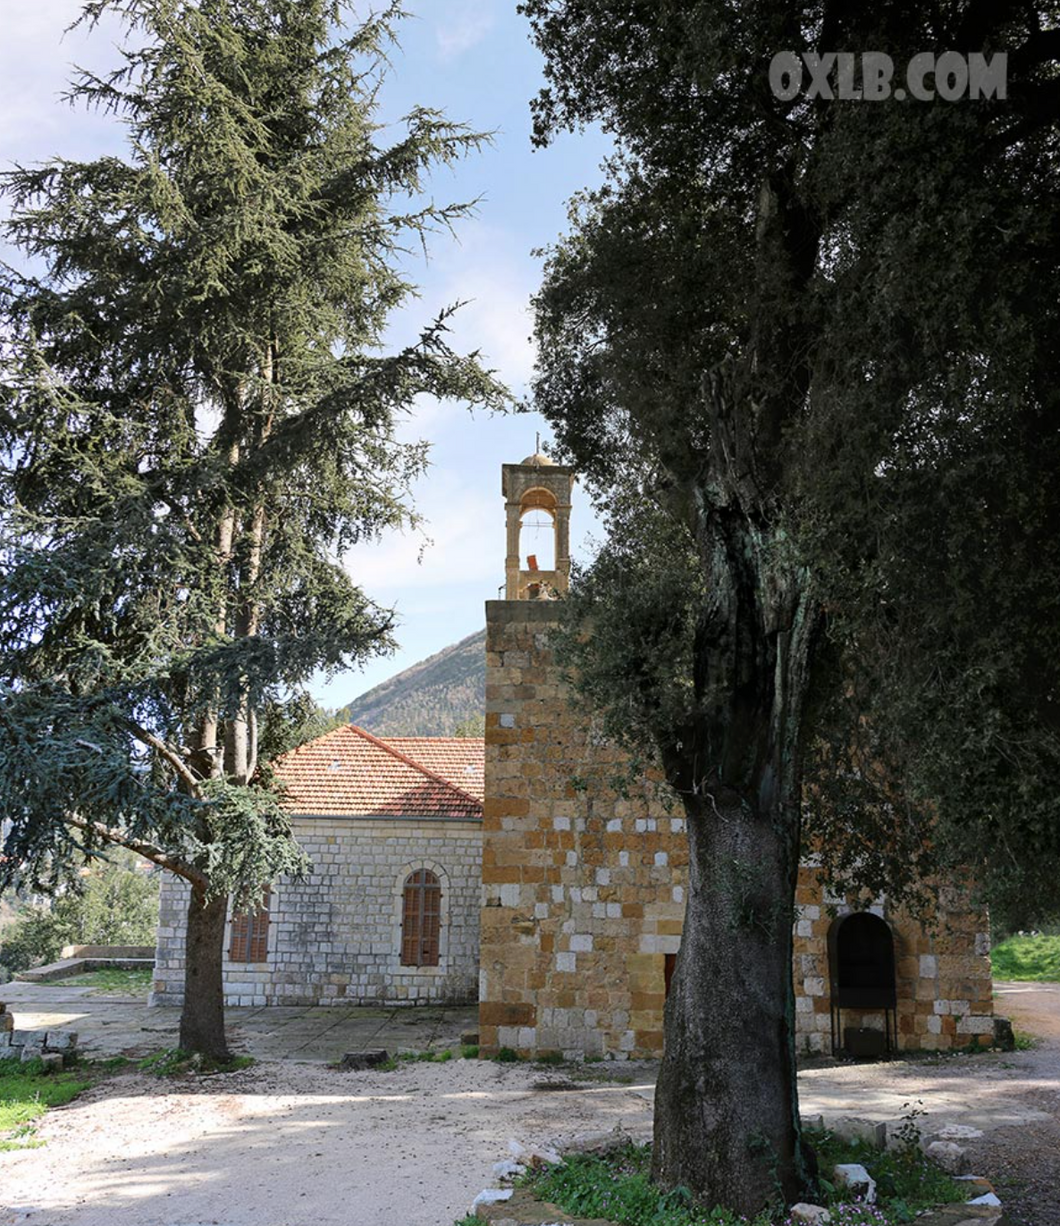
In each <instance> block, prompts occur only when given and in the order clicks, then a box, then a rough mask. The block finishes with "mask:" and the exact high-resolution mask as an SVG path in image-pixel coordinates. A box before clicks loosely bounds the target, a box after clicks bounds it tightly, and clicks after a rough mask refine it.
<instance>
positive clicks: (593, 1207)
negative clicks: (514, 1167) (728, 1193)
mask: <svg viewBox="0 0 1060 1226" xmlns="http://www.w3.org/2000/svg"><path fill="white" fill-rule="evenodd" d="M524 1179H525V1181H526V1183H527V1184H529V1186H530V1187H532V1188H533V1191H534V1195H535V1196H537V1197H538V1198H539V1199H541V1200H545V1201H549V1202H551V1203H552V1204H556V1205H558V1206H559V1207H560V1208H561V1209H563V1210H565V1211H566V1212H568V1213H572V1214H577V1215H578V1216H579V1217H594V1218H596V1217H599V1218H606V1219H607V1220H608V1221H611V1222H616V1223H618V1224H619V1226H707V1223H709V1224H710V1226H737V1224H738V1223H741V1222H746V1221H747V1219H746V1218H742V1217H740V1216H739V1215H737V1214H735V1213H730V1212H729V1211H728V1210H725V1209H713V1210H709V1211H707V1210H702V1209H697V1208H696V1207H695V1206H694V1205H693V1204H692V1201H691V1196H690V1194H689V1193H688V1191H687V1190H686V1189H683V1188H677V1189H674V1190H673V1191H672V1192H663V1191H661V1190H660V1189H659V1188H657V1187H655V1185H654V1184H653V1183H652V1182H651V1153H650V1150H649V1149H648V1148H647V1147H646V1146H628V1147H626V1148H625V1149H621V1150H615V1151H612V1152H611V1153H609V1154H605V1155H602V1156H597V1155H595V1154H572V1155H571V1156H570V1157H569V1158H567V1160H566V1161H565V1162H563V1163H562V1164H561V1165H559V1166H541V1167H537V1168H534V1169H532V1170H530V1171H528V1172H527V1175H526V1176H525V1177H524ZM752 1226H770V1219H769V1217H768V1216H766V1215H764V1214H763V1215H760V1216H758V1217H756V1218H755V1219H754V1223H753V1224H752Z"/></svg>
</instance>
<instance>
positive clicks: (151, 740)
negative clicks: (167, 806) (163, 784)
mask: <svg viewBox="0 0 1060 1226" xmlns="http://www.w3.org/2000/svg"><path fill="white" fill-rule="evenodd" d="M121 722H122V723H123V724H124V725H125V727H126V728H127V729H128V730H129V731H130V732H131V733H132V734H133V736H134V737H136V739H137V740H138V741H140V742H141V743H142V744H144V745H147V746H149V747H150V748H151V749H153V750H154V751H155V752H156V753H157V754H158V755H159V756H160V757H162V758H164V759H165V760H166V761H167V762H168V763H169V765H170V766H172V768H173V769H174V770H175V771H176V772H177V774H178V775H179V776H180V778H181V779H183V780H184V782H185V783H186V784H187V785H188V787H189V789H190V790H191V795H192V796H198V797H201V795H202V793H201V791H200V790H199V780H198V779H197V778H196V776H195V772H194V771H193V770H192V769H191V767H190V766H188V764H187V763H186V762H185V761H184V759H183V758H182V757H181V756H180V754H178V753H177V751H176V750H175V749H172V748H171V747H170V746H169V745H167V744H166V743H165V741H163V740H162V739H161V738H160V737H157V736H155V734H154V733H153V732H148V731H147V729H146V728H141V727H140V725H139V724H137V723H135V722H134V721H133V720H131V719H128V718H127V717H126V716H121Z"/></svg>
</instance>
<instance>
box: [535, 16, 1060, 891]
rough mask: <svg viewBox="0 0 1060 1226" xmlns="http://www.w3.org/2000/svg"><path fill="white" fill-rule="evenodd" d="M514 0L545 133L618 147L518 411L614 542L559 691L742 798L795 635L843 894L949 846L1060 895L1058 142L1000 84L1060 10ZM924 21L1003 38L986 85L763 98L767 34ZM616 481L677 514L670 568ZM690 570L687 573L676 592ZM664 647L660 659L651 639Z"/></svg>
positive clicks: (1031, 57) (551, 289)
mask: <svg viewBox="0 0 1060 1226" xmlns="http://www.w3.org/2000/svg"><path fill="white" fill-rule="evenodd" d="M521 9H522V11H523V12H524V13H525V14H526V15H527V16H528V17H529V18H530V21H531V26H532V31H533V36H534V38H535V40H536V42H537V43H538V45H539V47H540V48H541V50H542V51H543V53H544V55H545V73H546V78H547V84H546V87H545V89H544V90H543V91H542V93H541V95H540V96H539V98H538V100H537V102H536V104H535V135H536V138H537V140H538V141H539V142H540V143H547V142H548V141H549V140H551V139H552V138H553V137H554V136H555V135H556V133H558V132H559V131H561V130H562V129H564V128H577V127H579V126H580V125H582V124H584V123H591V122H598V123H601V124H602V125H603V126H604V127H605V129H606V130H608V131H609V132H610V133H611V134H613V136H614V138H615V141H616V145H617V150H618V151H617V153H616V155H615V157H614V158H612V159H611V161H610V162H609V163H608V165H607V168H606V169H607V171H608V181H607V183H606V184H605V186H604V187H602V188H600V189H599V190H597V191H595V192H591V193H583V194H582V195H581V196H579V197H577V198H576V200H575V201H574V203H573V205H572V208H571V224H570V232H569V234H568V235H567V236H565V237H564V238H563V239H561V240H560V241H559V242H558V243H557V244H556V245H555V246H554V247H553V248H552V249H551V250H550V251H549V252H548V253H547V262H546V272H545V281H544V285H543V287H542V290H541V292H540V294H539V295H538V297H537V300H536V304H535V305H536V315H537V334H538V340H539V365H538V375H537V379H536V382H535V387H534V404H535V406H536V407H537V408H539V409H540V410H541V411H542V412H543V413H544V414H545V415H546V417H548V419H549V420H550V422H551V423H552V425H553V427H554V429H555V431H556V437H557V441H558V444H559V446H560V448H561V450H562V452H563V454H564V456H565V457H566V458H567V459H569V460H570V461H572V462H573V463H574V464H575V465H576V466H577V468H578V469H579V471H580V472H581V473H582V474H584V475H585V477H586V479H587V482H588V484H589V487H590V489H591V491H592V492H593V493H594V495H595V497H596V500H597V501H598V503H599V505H600V507H601V508H602V510H603V512H604V514H605V518H606V520H607V522H608V528H609V540H608V542H607V544H606V545H605V546H604V548H603V549H602V550H601V553H600V555H599V558H598V559H597V562H596V563H595V564H594V566H593V567H592V568H590V569H589V571H588V572H587V573H586V574H585V575H583V576H582V578H581V580H580V581H579V584H580V590H579V585H578V584H576V590H575V600H576V602H577V606H576V608H574V609H572V610H571V611H572V614H574V613H582V614H585V615H587V616H589V617H591V619H592V620H591V624H592V626H593V629H594V633H593V634H592V635H591V636H588V637H586V638H584V640H583V642H582V647H581V650H580V651H572V653H571V656H570V664H571V667H572V669H573V670H574V671H575V672H576V673H577V674H578V675H579V676H581V677H583V678H584V681H583V683H582V684H583V690H584V692H585V693H586V694H587V695H589V697H590V698H591V700H592V703H593V705H595V706H597V708H598V709H599V710H600V711H601V715H602V718H604V719H605V720H606V721H607V722H608V725H609V728H610V729H613V730H614V731H615V733H616V734H620V733H621V729H622V727H623V724H624V723H629V724H636V725H638V728H637V729H627V731H626V732H625V740H627V741H629V740H632V739H636V738H637V737H638V736H639V737H642V738H643V739H645V740H650V739H654V740H655V742H656V743H657V744H658V745H659V746H660V747H661V748H662V749H664V750H666V749H667V747H668V748H669V750H670V751H671V752H670V754H669V760H667V761H666V765H667V771H668V774H670V775H671V776H672V777H675V776H676V777H678V778H679V779H680V782H681V784H682V786H684V787H686V788H694V789H697V790H701V788H702V787H703V786H707V785H708V781H709V779H710V778H711V773H712V772H714V771H717V772H719V773H720V774H721V775H722V776H723V777H724V778H725V780H726V781H727V783H729V784H731V785H732V786H734V787H740V788H741V789H742V790H743V791H744V792H745V793H747V794H748V797H750V796H751V794H753V791H754V786H753V780H752V775H753V772H754V770H755V763H756V762H760V761H761V756H760V750H756V749H755V748H754V746H753V744H752V740H753V737H754V736H755V735H761V733H760V728H761V722H762V721H761V720H756V717H755V712H756V711H759V712H761V711H763V710H765V709H768V704H769V703H770V702H771V701H772V695H773V692H774V691H773V678H774V676H779V680H780V682H781V683H782V684H783V683H784V682H785V678H784V677H783V676H782V675H778V674H775V671H774V660H773V657H772V654H771V650H772V648H770V647H769V644H771V643H772V644H773V645H774V646H775V645H776V644H777V643H778V642H779V641H780V640H779V639H778V638H777V637H776V636H777V635H786V634H788V633H789V632H790V633H791V634H792V635H794V637H793V638H792V639H791V640H790V642H789V643H788V645H787V647H785V648H784V650H785V651H787V652H789V653H790V652H794V653H796V654H795V655H791V654H789V655H786V656H784V659H785V660H786V661H787V663H788V666H789V667H792V664H791V662H792V661H793V660H794V661H795V662H796V663H795V664H794V666H793V667H794V668H795V681H794V683H795V684H796V685H797V687H798V689H797V691H796V692H793V693H792V694H791V695H790V696H789V697H786V698H784V699H783V702H784V703H786V704H787V705H785V706H784V707H783V713H784V715H785V717H787V718H791V717H792V715H791V712H792V710H793V707H792V704H794V706H795V707H796V708H798V710H799V717H798V722H799V727H798V729H797V730H792V731H791V732H790V733H789V734H787V735H788V737H789V760H791V761H792V762H798V763H799V766H800V767H801V768H803V769H802V771H801V779H800V782H805V781H807V780H812V782H813V784H814V788H815V791H814V798H815V799H814V804H813V806H811V807H810V811H809V816H810V824H811V828H810V831H809V835H810V837H811V838H814V839H815V847H817V848H818V849H820V850H822V851H823V852H824V854H825V855H826V857H827V862H826V864H825V867H826V868H827V869H828V870H829V872H830V874H831V876H832V878H833V881H834V883H835V884H836V885H837V887H838V888H847V887H853V886H856V885H863V886H865V887H866V888H868V889H870V890H871V891H872V892H874V893H875V892H879V891H880V890H881V889H883V888H887V889H888V891H889V893H890V894H891V895H892V897H894V896H897V895H898V894H899V893H901V892H902V891H903V890H904V891H906V892H907V893H909V895H910V896H911V897H912V895H913V894H914V893H915V883H916V881H917V880H918V879H923V877H924V876H925V874H927V873H929V872H930V871H931V870H933V869H936V868H938V867H940V866H942V867H944V868H945V869H947V870H951V871H952V870H953V869H954V867H955V866H965V867H972V868H974V870H975V873H976V875H977V877H978V879H979V881H980V882H981V883H982V885H983V887H984V889H985V890H987V891H988V892H989V893H990V895H991V897H992V898H993V899H995V900H997V901H998V902H1000V903H1005V904H1009V903H1016V902H1018V900H1019V899H1020V898H1021V897H1022V898H1027V897H1031V898H1034V899H1036V900H1040V905H1041V906H1042V907H1043V908H1045V909H1049V908H1050V907H1053V908H1054V909H1055V905H1056V903H1057V902H1058V901H1060V894H1058V889H1060V887H1058V882H1060V876H1058V875H1057V873H1056V872H1055V865H1056V863H1057V861H1058V859H1060V826H1058V824H1057V823H1056V822H1055V820H1054V819H1053V814H1054V813H1055V799H1054V796H1053V792H1052V780H1054V779H1055V777H1056V774H1057V768H1058V767H1060V715H1058V712H1060V706H1058V704H1057V700H1056V694H1057V693H1058V692H1060V675H1058V671H1057V669H1058V665H1057V661H1058V660H1060V651H1058V650H1057V647H1058V643H1057V642H1056V641H1055V640H1056V637H1057V635H1058V634H1060V631H1058V629H1057V623H1056V619H1055V617H1053V616H1052V604H1051V600H1052V595H1051V593H1053V592H1055V590H1056V587H1057V584H1058V582H1060V498H1058V496H1057V487H1056V483H1055V481H1054V480H1053V474H1054V473H1055V471H1056V468H1057V465H1058V462H1060V433H1058V431H1057V430H1056V428H1055V418H1056V410H1057V405H1058V398H1060V392H1058V390H1057V389H1058V387H1060V382H1058V378H1057V376H1058V375H1060V369H1058V363H1060V359H1058V357H1057V352H1056V347H1055V346H1054V345H1053V344H1052V343H1051V341H1050V340H1049V339H1048V338H1050V337H1051V336H1052V335H1053V334H1054V333H1055V331H1056V328H1057V325H1058V324H1060V319H1058V317H1057V316H1058V307H1057V299H1056V294H1055V292H1054V287H1055V281H1056V278H1057V275H1058V272H1060V239H1058V237H1057V233H1056V230H1055V227H1053V226H1052V225H1051V223H1050V221H1049V220H1048V219H1049V218H1051V216H1052V214H1053V204H1052V187H1051V184H1052V182H1053V180H1054V176H1055V171H1056V149H1055V145H1054V143H1053V142H1052V135H1051V134H1052V124H1053V120H1052V116H1051V114H1050V113H1047V112H1046V111H1045V110H1043V109H1040V108H1036V107H1035V106H1034V105H1033V104H1030V103H1029V102H1028V103H1024V102H1021V101H1019V98H1020V97H1021V96H1024V97H1026V98H1030V97H1031V96H1033V95H1035V94H1036V93H1037V91H1038V90H1042V89H1051V85H1050V84H1047V82H1050V81H1051V80H1052V76H1053V74H1054V73H1055V51H1054V49H1053V48H1051V47H1050V48H1046V47H1044V46H1043V45H1041V44H1040V41H1039V39H1038V36H1037V34H1036V30H1037V29H1038V28H1039V27H1041V28H1047V27H1048V26H1049V25H1050V23H1051V21H1052V16H1051V13H1052V10H1051V8H1050V6H1048V5H1037V6H1035V5H1032V6H1029V7H1028V8H1026V9H1024V10H1020V11H1019V13H1018V14H1017V12H1016V10H1014V9H1012V8H1010V7H1007V6H1000V7H995V8H993V9H989V11H988V6H980V5H973V4H959V5H957V6H950V5H943V4H941V3H932V4H926V5H920V6H916V8H915V10H914V9H910V7H909V6H907V5H904V4H898V3H887V4H883V5H876V6H873V7H872V9H871V11H870V10H869V9H864V8H858V7H849V6H848V7H847V8H845V9H835V8H834V6H833V7H831V8H830V7H828V6H825V5H821V4H812V5H810V6H808V7H805V8H804V9H803V10H800V12H799V14H798V15H794V14H793V13H792V11H791V8H790V6H786V5H784V4H782V3H779V2H776V3H772V2H771V3H756V4H750V3H747V4H745V3H738V4H735V5H731V4H720V3H717V2H716V0H695V2H693V3H690V4H686V5H678V6H671V7H669V8H667V9H666V10H665V12H663V13H658V12H656V11H655V10H650V6H640V7H639V8H638V6H635V5H634V6H632V7H631V6H630V5H628V4H626V3H624V2H623V0H590V2H588V3H584V2H582V0H579V2H578V3H574V2H573V0H571V2H567V0H560V2H558V3H554V2H553V0H525V2H524V3H523V4H522V5H521ZM821 40H824V41H823V42H822V41H821ZM947 40H950V42H951V43H952V42H953V41H954V40H956V42H959V43H960V44H961V46H962V47H967V48H970V47H972V46H973V45H974V46H976V47H979V46H982V47H990V48H994V49H996V47H998V46H1002V45H1003V46H1006V47H1013V48H1016V47H1019V48H1022V50H1021V51H1020V52H1019V53H1018V54H1016V55H1015V56H1014V57H1013V59H1012V61H1011V67H1012V71H1013V73H1014V74H1015V75H1014V76H1013V78H1012V79H1011V80H1010V93H1009V101H1007V102H1002V101H1000V100H999V101H997V102H995V103H991V104H981V103H974V102H963V103H961V104H960V105H952V106H944V105H940V104H938V103H936V104H930V105H917V106H911V105H902V104H901V103H900V102H897V101H893V102H890V103H880V104H874V105H872V106H863V105H855V104H851V103H844V102H841V101H840V102H835V103H825V104H824V105H819V104H814V103H811V102H809V101H807V100H805V99H799V100H797V101H796V102H794V103H781V102H779V101H778V100H777V99H775V98H772V97H771V96H770V91H769V88H768V85H767V83H766V69H765V66H766V65H767V64H768V63H769V61H770V59H771V57H772V56H773V54H775V52H776V51H778V50H779V49H782V48H786V47H789V46H790V47H794V48H795V49H797V50H798V49H803V48H807V47H808V48H816V49H818V50H820V49H822V48H825V44H827V46H828V47H831V46H851V47H866V46H872V47H873V48H875V49H879V50H884V51H886V52H888V53H889V54H890V55H891V56H892V57H893V59H894V61H895V63H896V64H903V63H906V62H908V60H909V58H910V55H911V54H913V53H914V52H915V51H917V50H918V49H922V48H923V47H925V46H940V45H943V44H946V43H947ZM825 49H826V48H825ZM1017 78H1018V79H1019V80H1018V82H1017ZM1020 82H1021V83H1020ZM1024 90H1025V91H1026V93H1025V94H1023V91H1024ZM630 497H632V498H633V500H634V502H636V501H638V500H639V499H640V498H641V497H644V498H646V499H647V500H648V501H649V502H650V503H651V504H652V505H653V507H654V508H655V518H656V522H662V523H664V524H666V525H667V526H668V528H670V530H672V531H675V532H684V534H685V536H686V538H687V545H682V547H681V548H680V549H679V550H678V554H677V561H676V565H675V564H674V561H673V559H672V556H671V553H670V552H669V551H662V550H659V549H658V548H657V547H656V541H657V534H658V530H659V529H658V528H657V527H656V525H655V523H652V522H651V518H650V516H649V521H648V522H649V526H647V527H645V523H644V516H643V515H642V514H641V513H640V512H639V511H637V510H636V509H633V510H631V509H630V508H629V507H628V506H627V505H626V503H627V500H628V499H629V498H630ZM670 526H672V527H670ZM641 538H643V546H642V550H641V551H640V556H639V557H638V556H637V555H638V549H637V543H638V540H640V539H641ZM686 555H687V556H689V557H691V559H692V563H693V568H694V571H695V572H696V573H697V575H698V577H699V578H698V584H699V587H698V591H695V592H694V594H693V595H692V596H691V598H685V597H684V596H683V595H682V594H680V593H678V594H677V595H676V598H675V597H674V596H673V595H671V592H672V590H673V589H674V588H677V587H678V586H679V582H678V579H677V577H676V576H674V575H673V574H672V573H671V572H672V571H677V572H678V574H680V573H681V572H682V571H683V570H684V557H685V556H686ZM597 575H598V576H599V577H598V578H597V577H596V576H597ZM704 579H705V580H707V582H706V584H705V586H704V583H703V580H704ZM642 591H646V592H647V593H648V595H647V596H645V597H644V598H643V599H642V598H641V595H640V593H641V592H642ZM704 592H705V593H706V594H705V595H704ZM653 593H654V596H653V595H652V594H653ZM664 602H666V603H664ZM608 603H613V604H614V605H615V609H614V611H613V612H609V611H608V609H607V607H606V606H607V605H608ZM652 603H655V604H656V605H657V606H658V608H657V613H656V617H657V619H658V622H659V623H660V626H653V625H652V622H651V610H650V608H649V609H644V608H643V607H642V606H644V605H651V604H652ZM671 605H672V606H673V607H674V608H675V622H676V624H675V625H674V626H672V627H671V626H668V625H665V623H664V620H663V615H664V611H665V610H667V609H669V607H671ZM689 605H691V608H690V609H688V612H686V608H687V606H689ZM627 607H628V608H629V609H630V613H631V615H630V625H629V632H628V634H626V635H622V634H621V622H622V613H623V611H624V610H625V609H626V608H627ZM598 626H599V627H602V628H603V630H604V636H603V638H601V639H598V638H597V635H596V633H595V631H596V628H597V627H598ZM663 627H665V628H663ZM759 630H761V632H762V639H761V641H760V640H759V639H758V638H757V637H756V635H757V634H758V631H759ZM610 631H613V633H609V632H610ZM670 632H673V635H674V639H673V642H672V643H671V644H670V645H669V646H668V647H667V648H666V650H669V651H673V652H674V659H675V669H674V675H673V676H669V675H666V674H665V673H664V672H663V670H660V669H659V668H657V667H655V666H654V663H653V661H654V659H655V653H654V652H653V650H652V649H651V644H652V643H653V642H654V641H655V639H656V638H657V637H658V636H659V635H660V634H663V633H670ZM800 634H802V638H801V640H800V637H799V636H800ZM646 639H647V642H648V644H649V646H648V647H647V648H646V647H645V640H646ZM760 642H761V644H762V645H761V646H759V645H758V644H759V643H760ZM661 647H662V642H661V641H660V648H661ZM777 650H780V649H779V648H777ZM690 652H691V656H690ZM799 652H805V653H806V654H805V656H803V655H799V654H797V653H799ZM658 654H659V656H660V657H661V656H662V655H663V651H662V650H660V651H659V653H658ZM804 661H805V663H804ZM609 674H610V679H611V680H613V681H614V682H615V685H614V688H612V689H609V688H608V685H607V684H606V681H607V680H608V679H609ZM627 676H628V677H630V678H631V680H628V681H627V680H625V678H626V677H627ZM682 687H684V688H682ZM778 693H779V691H778ZM726 696H727V697H726ZM802 704H805V705H802ZM678 747H680V748H678ZM663 757H664V759H666V758H667V753H666V752H664V753H663ZM693 757H694V758H695V759H696V766H695V767H693V766H692V763H691V759H692V758H693ZM682 769H683V770H684V772H685V773H687V772H689V771H691V772H693V773H694V774H695V775H696V778H695V779H693V780H691V782H689V781H688V780H685V779H682V778H680V776H681V771H682ZM745 772H750V773H745ZM748 803H749V804H750V803H752V801H751V800H750V799H749V800H748ZM793 803H794V802H793ZM929 829H930V830H931V838H930V839H928V837H927V834H928V830H929Z"/></svg>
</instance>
